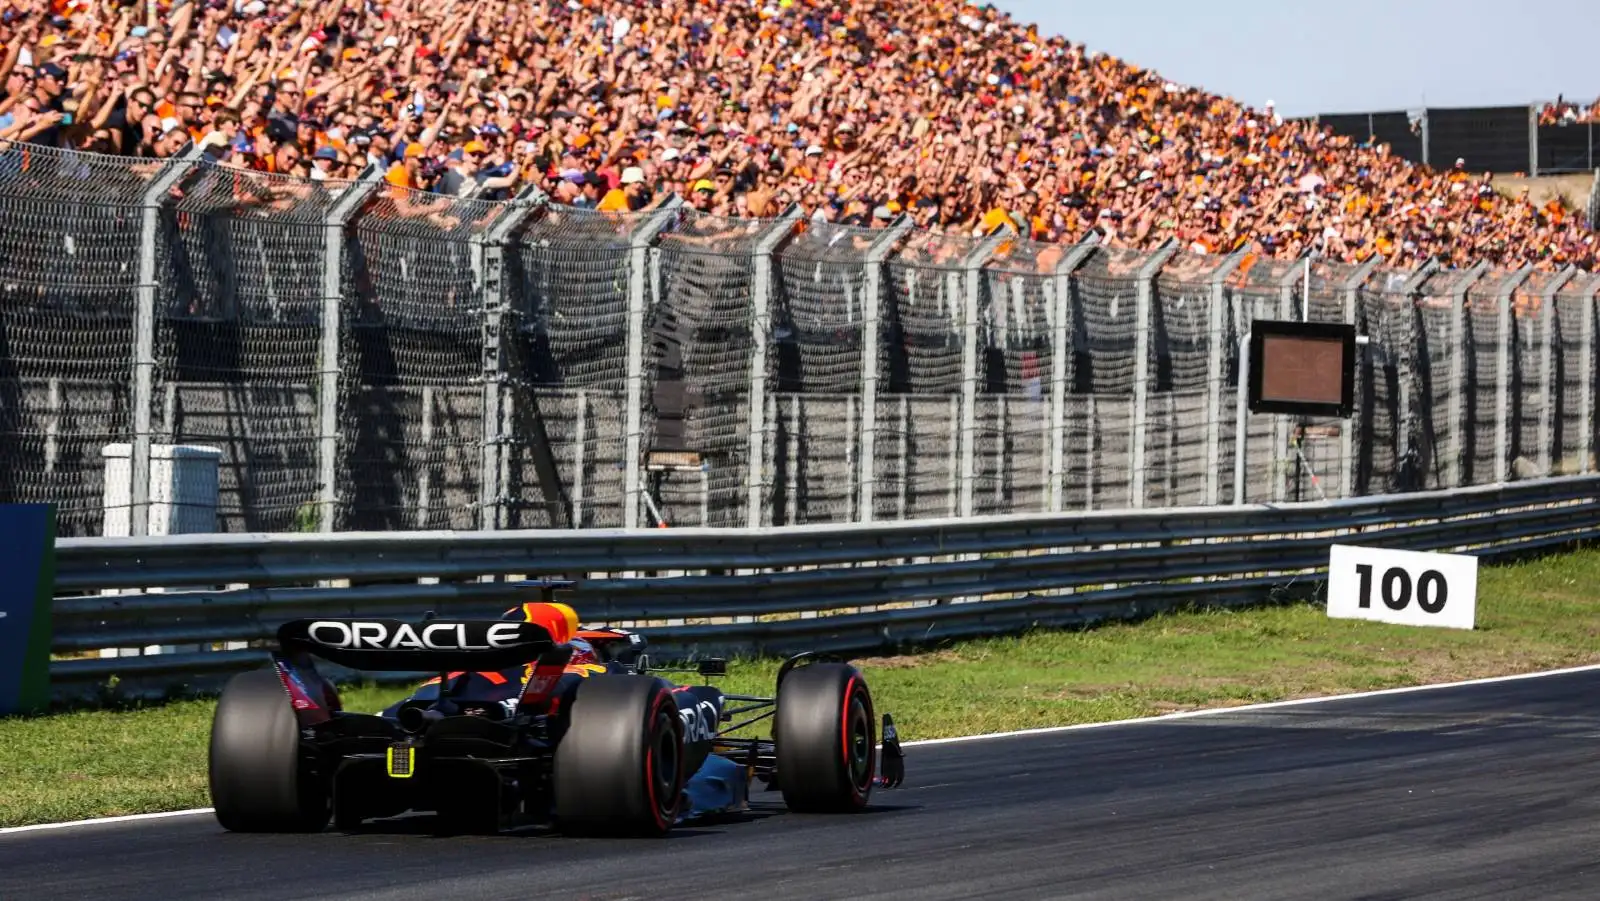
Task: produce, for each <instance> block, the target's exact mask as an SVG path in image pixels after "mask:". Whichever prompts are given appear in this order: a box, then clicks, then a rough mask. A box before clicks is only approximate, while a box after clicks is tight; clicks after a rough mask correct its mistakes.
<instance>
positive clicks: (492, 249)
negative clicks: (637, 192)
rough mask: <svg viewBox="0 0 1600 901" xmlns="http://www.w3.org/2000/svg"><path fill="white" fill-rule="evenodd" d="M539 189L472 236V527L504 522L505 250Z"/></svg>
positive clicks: (536, 203)
mask: <svg viewBox="0 0 1600 901" xmlns="http://www.w3.org/2000/svg"><path fill="white" fill-rule="evenodd" d="M546 199H547V198H546V197H545V194H544V192H543V191H540V190H539V189H538V188H535V187H532V186H529V187H527V188H524V189H523V190H522V191H521V192H520V193H518V194H517V196H516V197H515V198H514V199H513V200H512V201H511V202H510V203H508V204H506V206H505V207H504V208H503V209H502V210H501V212H500V215H499V217H498V218H496V219H495V220H494V221H493V222H492V223H490V225H489V227H488V228H487V229H485V230H483V231H482V232H480V233H478V234H476V235H474V236H473V237H472V256H473V263H474V264H475V265H476V266H477V267H478V272H477V276H478V291H479V297H480V298H482V309H483V426H482V429H483V437H482V439H481V443H480V444H479V450H480V454H479V480H478V528H479V529H482V530H490V531H492V530H498V529H503V528H505V516H504V513H505V501H506V498H505V486H504V485H503V484H501V482H500V476H501V472H502V467H501V465H500V461H501V458H502V457H503V456H504V455H505V432H504V425H505V424H504V417H503V416H502V413H503V412H504V411H503V410H502V409H501V398H502V396H503V394H504V390H505V388H504V386H505V380H506V373H505V368H504V367H503V365H502V364H503V362H504V360H503V356H502V355H503V353H504V351H505V332H504V328H505V314H506V308H507V307H509V306H510V305H511V299H510V296H509V295H510V285H509V284H507V276H508V272H507V269H506V256H507V251H508V249H509V248H507V246H506V244H507V243H508V241H509V239H510V237H511V233H512V232H514V231H516V229H517V226H519V225H521V224H522V223H523V222H524V221H525V220H526V219H527V218H528V217H529V216H531V215H533V214H534V213H535V212H536V211H538V210H539V209H541V208H543V206H544V202H545V200H546Z"/></svg>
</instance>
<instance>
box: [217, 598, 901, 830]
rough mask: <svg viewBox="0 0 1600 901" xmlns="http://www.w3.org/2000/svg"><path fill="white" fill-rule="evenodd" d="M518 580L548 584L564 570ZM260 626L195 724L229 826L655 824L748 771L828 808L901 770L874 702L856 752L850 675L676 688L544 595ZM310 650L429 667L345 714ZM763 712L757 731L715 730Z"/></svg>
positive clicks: (712, 797)
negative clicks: (472, 609) (732, 689)
mask: <svg viewBox="0 0 1600 901" xmlns="http://www.w3.org/2000/svg"><path fill="white" fill-rule="evenodd" d="M531 584H533V585H534V586H535V587H540V588H543V589H545V591H544V597H545V598H549V597H550V593H549V592H550V589H552V588H553V587H559V586H562V585H565V584H568V583H559V582H554V581H546V582H539V583H531ZM278 641H279V645H280V648H279V649H278V650H277V651H276V652H274V653H273V655H272V658H273V666H272V668H271V669H263V670H258V671H254V672H248V673H243V674H241V675H239V676H236V677H234V678H233V679H232V680H231V681H230V682H229V684H228V686H227V688H226V689H225V690H224V692H223V694H222V697H221V699H220V700H219V702H218V704H217V710H216V715H215V718H214V720H213V722H212V732H211V748H210V787H211V800H212V805H213V808H214V810H215V812H216V817H217V820H218V821H219V822H220V823H221V824H222V826H223V827H224V828H226V829H229V830H233V831H239V832H297V831H320V830H321V829H323V828H324V827H326V826H327V824H328V821H329V819H330V818H331V819H332V820H333V821H334V823H335V825H336V826H337V827H338V828H341V829H352V828H354V827H356V826H357V825H359V824H360V823H362V822H363V821H364V820H367V819H371V818H384V817H390V816H396V815H399V814H402V813H406V812H408V811H410V812H433V813H435V814H437V816H436V818H435V821H434V822H435V824H436V826H437V828H439V829H441V830H442V831H445V832H457V833H459V832H494V831H499V830H502V829H507V828H516V827H519V826H524V825H531V824H545V825H553V826H555V827H556V828H558V829H560V830H561V831H563V832H566V833H569V834H591V835H595V834H600V835H662V834H665V833H666V832H667V831H668V830H670V829H671V828H672V827H673V826H674V825H676V824H678V823H681V822H684V821H686V820H690V819H695V818H701V817H705V816H707V815H710V814H717V813H726V812H736V811H740V810H745V809H748V800H749V796H748V793H749V790H750V786H751V784H752V781H753V780H754V779H758V778H759V779H760V780H762V782H763V783H764V785H765V788H766V789H768V790H771V789H774V788H775V789H777V790H778V791H780V792H781V793H782V796H783V800H784V802H785V804H786V805H787V806H788V807H789V809H791V810H796V811H809V812H836V813H845V812H851V811H857V810H860V809H862V808H863V807H865V806H866V804H867V801H868V798H869V797H870V796H871V793H872V791H873V789H874V788H875V787H878V786H882V787H886V788H889V787H894V786H896V785H898V784H899V783H900V781H901V780H902V779H903V777H904V764H903V756H904V755H903V753H902V751H901V749H900V743H899V740H898V736H897V735H896V733H895V728H894V721H893V719H892V718H891V717H890V716H889V715H888V714H884V715H883V720H882V723H883V734H882V752H881V756H880V755H876V754H875V753H874V752H875V750H876V746H877V743H878V737H877V735H876V734H875V733H876V726H877V720H876V714H875V711H874V709H873V704H872V695H871V693H870V692H869V691H868V690H867V683H866V681H865V679H864V678H863V677H862V674H861V673H860V672H859V671H858V670H857V669H856V668H855V667H852V666H850V665H848V664H846V663H842V662H828V661H823V660H820V659H818V658H816V657H814V656H813V655H809V654H802V655H798V656H796V657H794V658H791V659H789V660H788V661H786V662H785V663H784V664H783V666H782V668H781V669H780V670H779V672H778V679H777V689H776V692H775V695H774V697H771V698H764V697H748V696H742V695H735V694H727V693H725V692H723V691H721V690H720V689H718V688H716V687H715V686H712V685H695V686H685V685H675V684H673V683H671V682H669V681H667V680H666V679H663V678H660V677H658V676H656V675H653V674H652V672H653V671H652V670H651V669H650V667H649V661H648V658H647V657H646V656H645V654H644V653H643V651H644V649H645V647H646V642H645V639H644V637H643V636H642V635H639V634H637V633H631V632H628V631H624V630H621V629H607V628H581V629H580V628H579V626H578V618H577V615H576V613H574V612H573V610H572V608H571V607H569V606H567V605H565V604H558V603H552V602H550V601H548V600H542V601H539V602H535V603H527V604H523V605H521V607H520V608H519V609H516V610H513V611H510V612H509V613H508V615H507V617H506V618H504V619H501V620H476V621H473V620H465V621H457V620H442V619H434V618H431V617H430V618H425V619H424V620H423V621H422V622H419V623H405V622H400V621H396V620H356V619H300V620H295V621H292V622H288V623H285V624H284V625H283V626H282V627H281V628H280V629H279V630H278ZM313 656H316V657H321V658H324V659H326V660H328V661H331V662H333V663H335V664H338V665H341V666H347V667H351V668H353V669H359V670H366V671H394V672H438V673H439V675H438V676H437V677H435V678H434V679H432V680H430V681H429V682H427V683H426V684H424V685H423V686H421V688H419V689H418V690H417V691H415V692H414V693H413V694H412V695H411V696H410V697H408V698H406V699H405V700H403V701H400V702H399V703H397V704H395V705H393V706H391V707H389V708H388V709H386V710H384V711H383V712H381V713H377V714H369V713H355V712H350V711H346V710H343V709H342V708H341V705H340V700H339V695H338V693H337V692H336V691H335V690H334V688H333V686H332V685H331V684H330V683H329V682H327V681H326V680H325V679H324V678H323V677H322V676H321V675H320V674H319V673H318V672H317V668H316V666H315V664H314V663H313V662H312V657H313ZM697 670H698V672H699V673H700V674H701V675H702V676H715V675H722V674H724V673H725V672H726V665H725V663H724V662H723V661H720V660H708V661H702V662H701V663H700V664H699V665H698V667H697ZM751 714H753V715H751ZM740 717H744V718H743V719H739V718H740ZM769 717H770V718H772V727H771V733H772V737H771V738H770V739H769V738H736V737H734V736H732V735H731V734H730V733H732V732H735V731H737V730H740V729H742V728H744V727H746V726H749V725H751V724H754V723H758V722H761V721H762V720H765V719H767V718H769ZM875 758H878V759H875Z"/></svg>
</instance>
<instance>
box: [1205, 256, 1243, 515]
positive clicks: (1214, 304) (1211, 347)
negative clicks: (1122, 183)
mask: <svg viewBox="0 0 1600 901" xmlns="http://www.w3.org/2000/svg"><path fill="white" fill-rule="evenodd" d="M1244 258H1245V254H1244V252H1243V251H1240V252H1238V253H1235V254H1231V255H1230V256H1228V257H1227V258H1226V259H1224V260H1223V261H1222V263H1221V265H1219V266H1217V268H1216V269H1215V270H1213V271H1212V273H1211V278H1210V283H1211V301H1210V306H1209V307H1208V308H1207V311H1206V313H1207V316H1206V328H1207V331H1208V336H1207V340H1206V494H1205V503H1206V506H1208V507H1209V506H1214V505H1216V503H1217V502H1218V501H1219V500H1221V498H1222V384H1223V382H1224V380H1225V375H1226V374H1225V373H1224V372H1223V364H1224V362H1225V361H1226V360H1227V354H1228V349H1227V347H1226V345H1227V343H1228V329H1227V328H1226V327H1225V326H1226V325H1227V321H1228V318H1227V309H1226V306H1227V302H1228V276H1230V275H1232V274H1233V273H1234V271H1235V270H1237V269H1238V268H1239V266H1240V265H1241V264H1243V263H1244Z"/></svg>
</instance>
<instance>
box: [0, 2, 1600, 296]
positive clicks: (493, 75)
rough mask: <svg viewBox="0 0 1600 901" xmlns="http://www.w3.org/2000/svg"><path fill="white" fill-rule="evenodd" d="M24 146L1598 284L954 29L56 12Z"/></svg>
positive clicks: (71, 8) (1429, 210)
mask: <svg viewBox="0 0 1600 901" xmlns="http://www.w3.org/2000/svg"><path fill="white" fill-rule="evenodd" d="M0 40H3V41H4V46H5V56H4V60H3V62H0V66H3V67H4V75H5V79H4V90H5V95H4V99H3V100H0V140H5V141H24V142H31V143H38V144H46V145H51V146H58V147H67V148H72V149H78V150H89V151H93V152H98V153H108V154H121V155H131V156H143V157H162V156H170V155H172V154H174V153H176V152H177V151H178V150H180V149H181V148H182V147H183V145H184V144H185V143H186V142H188V141H191V140H192V141H195V142H203V143H204V144H205V146H206V147H207V148H208V154H209V158H210V159H212V160H213V161H216V162H220V163H222V164H224V165H226V166H236V167H244V168H250V169H255V170H260V171H265V172H269V173H281V174H286V175H297V176H302V177H306V178H310V179H316V180H319V181H334V182H338V181H341V180H346V179H351V178H353V177H355V176H356V175H357V174H358V173H359V172H360V171H361V170H362V169H363V168H364V167H366V166H367V165H369V164H377V165H380V166H383V167H385V168H387V169H388V170H389V175H388V178H389V181H390V182H391V183H392V184H393V185H395V186H396V187H403V188H412V189H417V190H421V191H427V192H432V193H442V194H447V195H451V196H457V197H460V196H474V197H479V198H483V199H496V198H503V197H507V196H510V194H511V193H513V192H515V191H517V190H519V189H521V188H523V187H527V186H534V187H537V188H538V189H540V190H542V191H544V192H545V193H546V194H548V195H549V196H550V197H551V198H552V199H553V200H555V201H556V202H558V203H563V204H571V205H575V206H580V207H584V206H587V207H593V208H597V209H599V210H624V209H627V210H638V209H641V208H643V207H645V206H646V205H648V204H650V203H651V202H652V201H654V200H657V199H659V198H660V197H662V196H664V195H667V194H676V195H679V196H682V197H684V198H685V199H686V201H687V203H688V204H689V205H690V206H691V207H693V208H694V209H697V210H700V211H703V212H706V213H710V214H713V215H717V216H726V217H764V216H771V215H775V214H776V213H777V212H778V211H780V210H782V209H784V208H785V207H786V206H787V205H788V204H789V203H792V202H793V203H799V204H801V205H802V206H803V208H804V209H805V211H806V212H807V213H808V214H809V215H811V216H814V217H818V218H823V219H827V220H830V221H833V222H836V223H840V224H845V225H855V226H873V225H882V224H885V223H886V222H887V221H889V220H890V219H892V218H893V217H895V216H896V215H898V214H899V213H902V212H907V213H910V215H911V216H912V217H913V219H914V221H915V222H916V223H917V224H918V225H920V226H923V227H933V228H937V229H939V230H942V231H945V232H950V233H955V234H961V235H974V234H981V233H984V232H986V231H989V230H992V229H993V228H994V227H996V226H997V225H998V224H1000V223H1002V222H1006V221H1010V222H1013V223H1015V224H1016V225H1017V226H1018V227H1019V230H1020V231H1021V232H1022V233H1024V234H1025V235H1027V236H1029V237H1031V238H1033V239H1035V240H1039V241H1048V242H1076V241H1078V240H1080V239H1082V238H1083V237H1085V236H1086V235H1087V234H1088V233H1089V232H1090V231H1091V230H1094V231H1097V232H1098V233H1100V235H1102V236H1103V238H1104V239H1105V241H1106V243H1107V244H1109V245H1110V246H1113V247H1122V248H1129V249H1143V250H1150V249H1154V248H1156V247H1159V246H1161V245H1163V244H1164V243H1166V242H1167V241H1169V240H1172V239H1175V240H1176V241H1177V242H1178V243H1179V245H1180V246H1181V247H1183V248H1184V249H1186V250H1188V251H1191V252H1196V253H1205V254H1225V253H1229V252H1235V251H1240V250H1244V251H1248V252H1251V253H1254V254H1257V255H1260V256H1262V257H1273V258H1285V259H1289V258H1296V257H1298V256H1300V255H1301V254H1303V253H1304V252H1305V251H1307V250H1308V249H1311V248H1318V249H1319V250H1320V251H1321V252H1322V253H1323V255H1325V256H1327V257H1329V258H1332V259H1336V260H1340V261H1344V262H1351V263H1359V262H1364V261H1366V260H1369V259H1372V258H1374V257H1376V258H1379V259H1382V260H1383V261H1384V262H1386V263H1387V264H1390V265H1395V266H1414V265H1416V264H1419V263H1421V262H1423V261H1425V260H1429V259H1438V260H1439V261H1440V262H1442V263H1444V264H1445V265H1446V266H1450V267H1464V266H1467V265H1470V264H1474V263H1478V262H1488V263H1490V264H1491V265H1494V266H1497V267H1509V268H1516V267H1520V266H1522V265H1533V266H1535V267H1538V268H1541V269H1559V268H1562V267H1565V266H1569V265H1574V266H1579V267H1583V268H1590V267H1592V266H1593V264H1594V262H1595V251H1594V244H1593V235H1592V232H1591V231H1590V229H1589V226H1588V223H1587V222H1586V221H1584V217H1583V216H1581V215H1578V214H1575V213H1573V212H1571V211H1569V210H1568V209H1566V208H1564V207H1563V206H1562V205H1561V204H1560V203H1545V204H1542V205H1535V204H1534V203H1533V202H1531V201H1530V200H1529V199H1527V198H1524V197H1520V196H1516V197H1504V196H1502V195H1500V194H1499V193H1497V192H1496V191H1495V190H1494V188H1493V186H1492V185H1491V183H1490V179H1489V176H1488V175H1487V174H1486V173H1479V172H1472V171H1467V170H1466V168H1465V167H1454V168H1449V169H1444V170H1434V169H1429V168H1425V167H1420V166H1416V165H1412V164H1410V163H1407V162H1405V161H1404V160H1402V159H1400V158H1399V157H1398V156H1396V155H1394V154H1392V153H1391V152H1390V151H1389V149H1388V148H1387V147H1386V146H1367V145H1365V144H1364V143H1363V142H1362V141H1360V140H1358V139H1355V138H1351V137H1342V136H1336V135H1334V134H1333V133H1331V131H1329V130H1326V129H1320V128H1319V127H1317V126H1316V125H1314V124H1310V123H1306V122H1287V121H1284V120H1282V118H1281V117H1279V116H1277V115H1276V114H1275V112H1274V111H1272V110H1257V109H1251V108H1248V107H1246V106H1244V105H1242V104H1240V103H1238V102H1235V101H1234V100H1231V99H1229V98H1226V97H1220V96H1216V95H1213V94H1210V93H1207V92H1205V91H1204V90H1201V89H1198V88H1194V87H1189V86H1185V85H1179V84H1174V83H1172V82H1170V81H1167V80H1166V79H1164V78H1162V76H1161V75H1160V74H1159V73H1158V72H1156V71H1154V70H1151V69H1147V68H1143V67H1141V66H1139V65H1135V64H1133V63H1130V62H1126V61H1123V60H1119V59H1115V58H1113V57H1111V56H1108V55H1106V54H1103V53H1100V52H1096V51H1094V50H1091V49H1090V48H1087V47H1085V46H1083V45H1081V44H1076V43H1073V42H1071V41H1070V40H1068V39H1066V38H1063V37H1058V36H1049V35H1043V34H1040V33H1039V32H1038V30H1037V28H1035V27H1032V26H1028V25H1025V24H1021V23H1017V22H1014V21H1012V20H1011V18H1010V17H1009V16H1008V15H1007V14H1006V13H1004V12H1002V11H999V10H995V9H991V8H985V7H978V6H975V5H967V4H961V3H957V2H954V0H898V2H886V0H849V2H844V0H841V2H828V0H771V2H767V3H761V4H754V3H738V2H733V0H713V2H710V3H706V2H695V0H662V2H658V3H651V4H616V3H610V4H607V3H600V2H594V0H586V2H578V0H572V2H566V0H518V2H507V0H485V2H475V3H460V2H455V0H447V2H434V3H421V2H415V0H396V2H383V0H372V2H366V3H353V2H348V0H307V2H299V3H287V2H276V3H268V2H264V0H248V2H246V0H231V2H230V0H206V2H190V3H181V4H176V3H170V2H166V0H160V2H155V3H152V4H137V5H125V4H121V3H116V2H112V0H28V2H26V3H22V4H18V5H13V7H12V8H11V9H10V10H9V11H7V12H6V14H5V17H4V21H3V22H0Z"/></svg>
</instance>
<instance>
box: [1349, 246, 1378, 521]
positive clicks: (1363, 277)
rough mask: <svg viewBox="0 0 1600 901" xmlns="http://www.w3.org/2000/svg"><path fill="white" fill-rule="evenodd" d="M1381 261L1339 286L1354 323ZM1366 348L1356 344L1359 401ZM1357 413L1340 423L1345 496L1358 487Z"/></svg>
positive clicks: (1369, 263) (1367, 264) (1375, 260)
mask: <svg viewBox="0 0 1600 901" xmlns="http://www.w3.org/2000/svg"><path fill="white" fill-rule="evenodd" d="M1380 262H1382V259H1381V258H1380V257H1377V256H1373V257H1372V258H1370V259H1368V260H1367V261H1366V262H1365V263H1362V264H1361V265H1360V267H1358V268H1357V269H1356V271H1355V272H1352V273H1350V277H1349V278H1348V279H1345V282H1344V284H1342V285H1340V286H1339V291H1340V292H1341V293H1342V294H1344V321H1345V322H1348V323H1351V324H1358V323H1359V322H1360V319H1359V318H1358V317H1357V316H1356V313H1357V311H1358V308H1359V306H1360V302H1361V286H1362V285H1364V284H1366V283H1367V279H1369V278H1371V277H1372V272H1373V270H1374V269H1377V268H1378V263H1380ZM1366 352H1367V351H1366V350H1364V349H1363V348H1361V347H1357V348H1356V355H1357V364H1356V378H1357V387H1356V392H1355V396H1356V402H1357V403H1360V398H1361V389H1360V381H1359V380H1360V377H1361V373H1362V372H1363V368H1362V366H1361V364H1360V362H1359V359H1360V356H1361V355H1362V354H1363V353H1366ZM1358 415H1359V412H1352V414H1351V418H1350V419H1348V420H1346V421H1345V422H1343V423H1341V424H1340V427H1339V445H1340V446H1339V456H1340V460H1339V466H1340V469H1339V481H1340V485H1339V491H1340V492H1341V496H1343V497H1349V496H1350V495H1351V494H1353V493H1354V491H1355V484H1354V482H1353V479H1354V478H1355V465H1356V436H1355V422H1356V419H1355V417H1356V416H1358Z"/></svg>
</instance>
